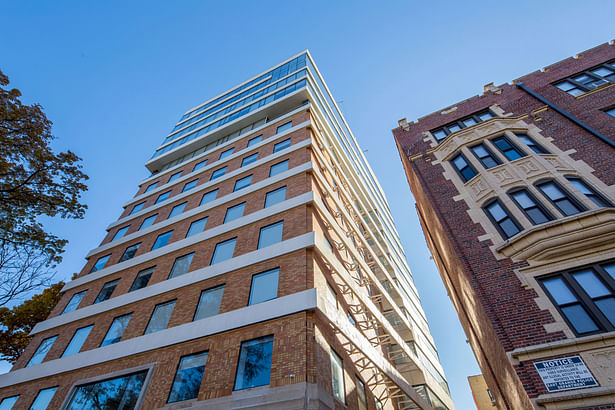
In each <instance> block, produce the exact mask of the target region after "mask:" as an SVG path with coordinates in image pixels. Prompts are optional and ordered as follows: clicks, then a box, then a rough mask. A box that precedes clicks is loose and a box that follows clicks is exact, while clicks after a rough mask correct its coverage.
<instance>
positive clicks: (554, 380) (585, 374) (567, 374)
mask: <svg viewBox="0 0 615 410" xmlns="http://www.w3.org/2000/svg"><path fill="white" fill-rule="evenodd" d="M534 367H535V368H536V370H538V374H539V375H540V378H541V379H542V382H543V383H544V384H545V386H547V390H548V391H549V392H555V391H562V390H571V389H580V388H583V387H593V386H598V382H596V379H594V376H592V374H591V373H590V372H589V370H588V369H587V366H585V363H583V360H581V357H580V356H571V357H563V358H561V359H553V360H544V361H541V362H534Z"/></svg>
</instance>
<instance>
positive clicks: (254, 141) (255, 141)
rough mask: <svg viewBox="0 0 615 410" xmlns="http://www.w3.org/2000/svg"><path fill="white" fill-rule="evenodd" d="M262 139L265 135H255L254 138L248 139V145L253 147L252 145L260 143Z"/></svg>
mask: <svg viewBox="0 0 615 410" xmlns="http://www.w3.org/2000/svg"><path fill="white" fill-rule="evenodd" d="M262 140H263V136H262V135H259V136H257V137H254V138H252V139H251V140H249V141H248V147H251V146H252V145H255V144H258V143H259V142H261V141H262Z"/></svg>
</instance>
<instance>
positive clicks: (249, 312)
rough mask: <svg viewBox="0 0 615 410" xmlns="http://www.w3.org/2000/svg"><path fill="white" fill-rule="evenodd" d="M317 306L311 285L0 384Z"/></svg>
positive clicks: (1, 382)
mask: <svg viewBox="0 0 615 410" xmlns="http://www.w3.org/2000/svg"><path fill="white" fill-rule="evenodd" d="M316 306H317V294H316V289H315V288H312V289H308V290H305V291H302V292H298V293H294V294H292V295H288V296H284V297H281V298H277V299H273V300H270V301H267V302H263V303H259V304H257V305H252V306H247V307H245V308H241V309H236V310H233V311H230V312H226V313H221V314H219V315H215V316H211V317H208V318H206V319H201V320H197V321H195V322H190V323H186V324H183V325H179V326H175V327H172V328H169V329H165V330H161V331H159V332H156V333H150V334H148V335H143V336H139V337H134V338H132V339H128V340H126V341H123V342H119V343H115V344H112V345H109V346H105V347H99V348H96V349H92V350H88V351H85V352H81V353H78V354H76V355H73V356H68V357H63V358H59V359H55V360H50V361H48V362H43V363H41V364H38V365H36V366H32V367H25V368H22V369H18V370H15V371H11V372H9V373H5V374H2V375H0V388H3V387H8V386H12V385H15V384H19V383H25V382H28V381H31V380H36V379H41V378H45V377H51V376H53V375H56V374H60V373H65V372H69V371H73V370H77V369H81V368H84V367H88V366H94V365H97V364H101V363H105V362H109V361H112V360H117V359H121V358H124V357H128V356H132V355H136V354H140V353H143V352H147V351H151V350H155V349H160V348H163V347H167V346H171V345H174V344H178V343H183V342H187V341H189V340H193V339H198V338H201V337H206V336H211V335H214V334H217V333H222V332H226V331H229V330H233V329H237V328H240V327H243V326H249V325H253V324H255V323H259V322H263V321H266V320H271V319H275V318H278V317H282V316H287V315H290V314H293V313H297V312H301V311H305V310H310V309H315V308H316Z"/></svg>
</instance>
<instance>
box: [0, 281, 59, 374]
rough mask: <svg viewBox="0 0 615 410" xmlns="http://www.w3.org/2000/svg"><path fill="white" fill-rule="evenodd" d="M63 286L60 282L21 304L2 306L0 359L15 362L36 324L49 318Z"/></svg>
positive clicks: (0, 311) (0, 315) (0, 314)
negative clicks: (8, 306)
mask: <svg viewBox="0 0 615 410" xmlns="http://www.w3.org/2000/svg"><path fill="white" fill-rule="evenodd" d="M62 287H64V282H58V283H56V284H54V285H51V286H50V287H48V288H47V289H45V290H44V291H43V293H41V294H39V295H34V296H33V297H32V299H30V300H26V301H25V302H23V303H22V304H21V305H17V306H14V307H13V308H12V309H9V308H6V307H2V308H0V325H1V327H2V330H0V360H8V361H9V362H11V363H15V361H16V360H17V359H18V358H19V356H20V355H21V354H22V353H23V351H24V349H25V348H26V346H27V345H28V343H29V342H30V339H31V337H30V336H28V334H29V333H30V331H31V330H32V329H33V328H34V325H36V324H37V323H38V322H40V321H42V320H45V319H47V316H49V314H50V313H51V311H52V310H53V308H54V307H55V306H56V305H57V304H58V301H59V300H60V297H61V291H62Z"/></svg>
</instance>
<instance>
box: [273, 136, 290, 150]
mask: <svg viewBox="0 0 615 410" xmlns="http://www.w3.org/2000/svg"><path fill="white" fill-rule="evenodd" d="M288 147H290V138H288V139H285V140H284V141H280V142H278V143H277V144H275V145H274V146H273V152H274V153H276V152H278V151H282V150H283V149H286V148H288Z"/></svg>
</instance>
